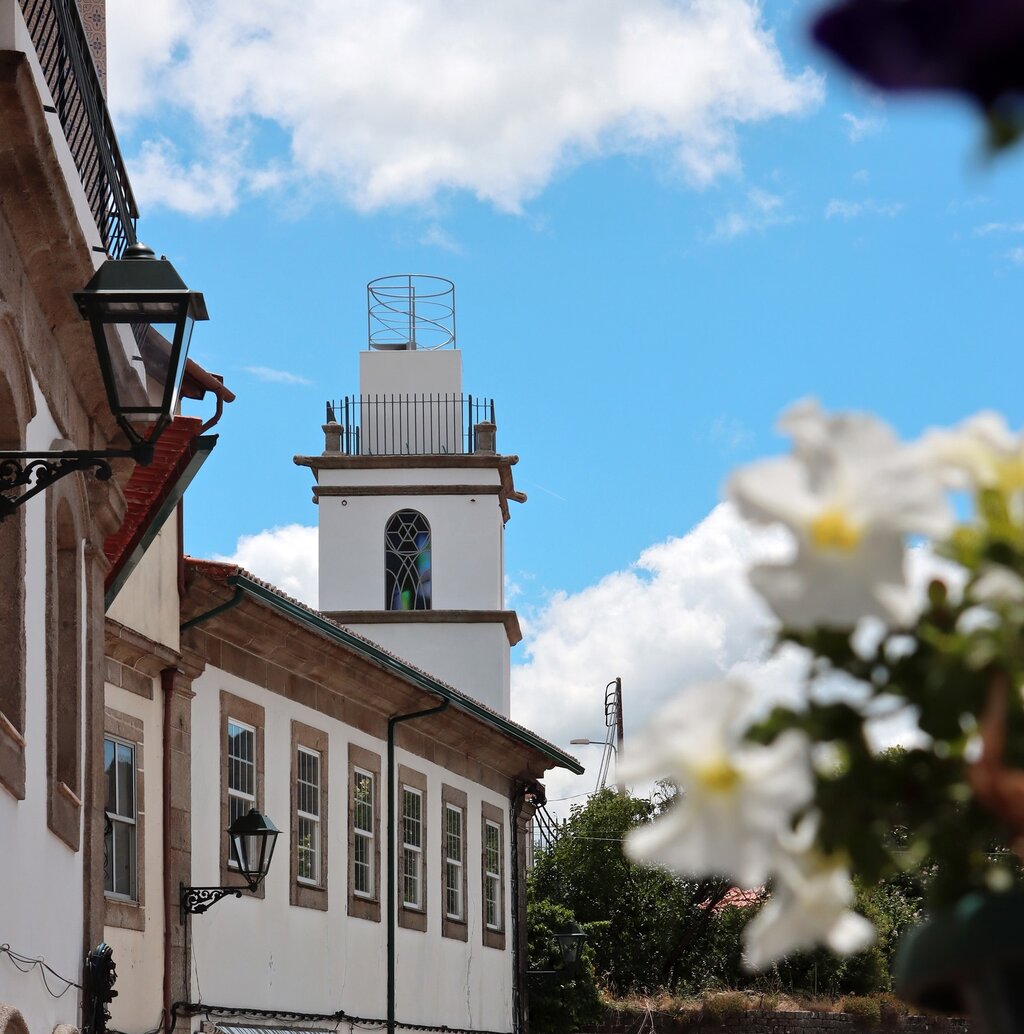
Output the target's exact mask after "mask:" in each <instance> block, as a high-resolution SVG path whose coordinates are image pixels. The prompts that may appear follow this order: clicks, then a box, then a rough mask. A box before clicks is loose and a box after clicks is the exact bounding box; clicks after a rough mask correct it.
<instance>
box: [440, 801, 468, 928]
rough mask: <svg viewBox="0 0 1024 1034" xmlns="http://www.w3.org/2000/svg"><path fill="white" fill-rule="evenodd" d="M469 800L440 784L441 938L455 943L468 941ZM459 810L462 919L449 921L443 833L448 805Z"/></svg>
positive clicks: (445, 827) (446, 858) (445, 845)
mask: <svg viewBox="0 0 1024 1034" xmlns="http://www.w3.org/2000/svg"><path fill="white" fill-rule="evenodd" d="M468 803H469V799H468V797H467V796H466V791H465V790H458V789H456V788H455V787H454V786H449V785H448V784H447V783H442V784H441V835H440V837H439V838H438V839H439V840H440V841H441V864H440V870H441V936H442V937H451V938H453V939H454V940H457V941H468V940H469V924H468V922H467V920H468V917H469V909H468V904H469V896H468V894H467V884H468V878H469V865H468V864H467V863H468V860H469V823H468V822H467V821H466V817H467V810H468V809H467V805H468ZM449 804H450V805H452V806H453V807H456V808H459V809H461V811H462V916H463V917H462V919H450V918H449V917H448V907H447V893H446V890H447V883H446V879H447V869H448V866H447V861H448V856H447V844H446V843H445V841H446V836H445V831H446V830H447V828H448V827H447V821H446V820H447V816H448V805H449Z"/></svg>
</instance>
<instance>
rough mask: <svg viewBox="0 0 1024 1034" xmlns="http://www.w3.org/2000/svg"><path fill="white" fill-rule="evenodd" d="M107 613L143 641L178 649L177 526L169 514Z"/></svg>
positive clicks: (172, 515) (172, 516)
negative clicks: (142, 636)
mask: <svg viewBox="0 0 1024 1034" xmlns="http://www.w3.org/2000/svg"><path fill="white" fill-rule="evenodd" d="M107 613H108V614H109V616H110V617H112V618H113V619H114V620H115V621H119V622H121V624H122V625H127V626H128V627H129V628H132V629H134V630H135V631H136V632H141V633H142V635H144V636H146V638H147V639H152V640H154V641H155V642H158V643H163V644H164V645H165V646H169V647H170V648H171V649H172V650H177V649H178V626H179V624H180V619H179V606H178V525H177V521H176V520H175V517H174V514H173V513H172V514H171V515H170V517H168V518H167V520H166V521H165V523H164V526H163V528H161V529H160V532H159V534H158V535H157V536H156V538H155V539H154V540H153V542H152V544H151V545H150V547H149V549H147V550H146V553H145V555H144V556H143V558H142V560H141V561H140V562H139V564H138V566H137V567H136V568H135V570H134V571H132V573H131V575H129V577H128V581H126V582H125V583H124V585H123V586H122V587H121V591H120V592H119V593H118V594H117V597H116V599H115V600H114V602H113V604H111V607H110V610H109V611H107Z"/></svg>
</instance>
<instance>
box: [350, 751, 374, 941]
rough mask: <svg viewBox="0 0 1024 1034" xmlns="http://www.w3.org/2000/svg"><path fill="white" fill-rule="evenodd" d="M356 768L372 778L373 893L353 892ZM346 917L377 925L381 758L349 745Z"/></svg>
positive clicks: (354, 880) (354, 882)
mask: <svg viewBox="0 0 1024 1034" xmlns="http://www.w3.org/2000/svg"><path fill="white" fill-rule="evenodd" d="M356 769H359V770H360V771H362V772H365V773H368V774H369V775H371V776H373V861H372V865H373V893H372V894H371V895H370V896H369V897H367V896H366V895H364V894H357V893H356V889H355V888H356V879H355V835H356V834H355V774H356ZM347 824H348V914H349V915H350V916H354V917H355V918H356V919H366V920H368V921H369V922H372V923H379V922H380V755H379V754H374V753H373V751H371V750H367V749H366V748H365V747H360V746H358V745H357V744H355V743H350V744H349V745H348V823H347Z"/></svg>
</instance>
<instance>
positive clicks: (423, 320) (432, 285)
mask: <svg viewBox="0 0 1024 1034" xmlns="http://www.w3.org/2000/svg"><path fill="white" fill-rule="evenodd" d="M366 303H367V321H368V327H367V332H368V335H367V336H368V343H369V346H370V348H374V349H380V350H383V351H400V350H404V349H415V348H425V349H435V348H447V347H448V346H449V345H450V346H451V347H453V348H454V347H455V284H453V283H452V281H451V280H446V279H445V278H444V277H442V276H427V275H426V274H423V273H400V274H396V275H394V276H382V277H378V278H377V279H376V280H371V281H370V282H369V283H368V284H367V285H366Z"/></svg>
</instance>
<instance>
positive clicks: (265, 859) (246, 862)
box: [179, 808, 281, 922]
mask: <svg viewBox="0 0 1024 1034" xmlns="http://www.w3.org/2000/svg"><path fill="white" fill-rule="evenodd" d="M280 832H281V831H280V830H279V829H278V828H277V826H275V825H274V823H273V822H271V821H270V819H268V818H267V817H266V816H265V815H261V814H260V813H259V812H258V811H257V810H256V809H255V808H252V809H250V811H249V813H248V815H241V816H239V817H238V818H237V819H235V821H234V822H232V823H231V825H230V826H228V829H227V834H228V841H229V843H230V845H231V857H232V858H233V859H234V861H235V864H236V865H237V866H238V871H239V873H240V874H241V876H242V877H243V878H244V879H245V883H246V887H247V888H248V890H249V891H251V892H253V893H255V891H257V890H258V889H259V886H260V884H261V883H262V882H263V880H264V879H265V878H266V875H267V873H268V872H269V871H270V861H271V859H272V858H273V856H274V847H275V846H276V844H277V838H278V835H279V834H280ZM242 890H243V888H242V887H186V886H185V884H184V883H182V884H180V885H179V895H180V897H179V903H180V914H181V921H182V922H184V921H185V916H186V915H200V914H201V913H203V912H205V911H206V910H207V909H208V908H210V907H212V906H213V905H215V904H216V903H217V902H218V901H220V899H221V898H223V897H227V896H228V895H229V894H233V895H234V896H235V897H236V898H240V897H241V896H242Z"/></svg>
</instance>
